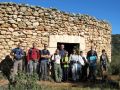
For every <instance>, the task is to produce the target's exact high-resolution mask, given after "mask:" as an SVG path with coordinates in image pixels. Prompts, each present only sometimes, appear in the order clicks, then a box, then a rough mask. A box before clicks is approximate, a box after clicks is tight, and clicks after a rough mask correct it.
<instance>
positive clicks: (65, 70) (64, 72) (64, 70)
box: [63, 67, 69, 81]
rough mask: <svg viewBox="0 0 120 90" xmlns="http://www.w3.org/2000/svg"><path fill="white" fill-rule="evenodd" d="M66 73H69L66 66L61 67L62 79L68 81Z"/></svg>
mask: <svg viewBox="0 0 120 90" xmlns="http://www.w3.org/2000/svg"><path fill="white" fill-rule="evenodd" d="M68 73H69V70H68V67H64V68H63V81H68Z"/></svg>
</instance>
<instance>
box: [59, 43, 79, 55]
mask: <svg viewBox="0 0 120 90" xmlns="http://www.w3.org/2000/svg"><path fill="white" fill-rule="evenodd" d="M61 44H63V45H64V46H65V50H66V51H68V53H69V55H70V54H71V53H72V51H73V49H79V47H80V45H79V43H64V42H58V43H57V48H58V49H60V46H61Z"/></svg>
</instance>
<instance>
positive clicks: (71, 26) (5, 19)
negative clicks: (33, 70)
mask: <svg viewBox="0 0 120 90" xmlns="http://www.w3.org/2000/svg"><path fill="white" fill-rule="evenodd" d="M50 35H69V36H80V37H82V38H84V39H85V52H87V51H88V50H89V49H90V47H91V45H94V46H95V48H96V50H97V52H98V54H99V55H100V54H101V50H102V49H106V50H107V53H108V56H109V58H110V59H111V26H110V25H109V24H108V23H107V22H105V21H103V20H98V19H96V18H95V17H92V16H89V15H82V14H69V13H65V12H62V11H58V10H57V9H52V8H50V9H47V8H41V7H37V6H28V5H22V4H14V3H0V59H2V58H3V57H4V56H5V55H7V54H9V53H10V50H11V49H12V48H14V47H16V45H17V43H19V42H21V43H22V47H23V49H24V50H27V49H28V48H29V47H31V44H32V43H33V42H36V43H37V46H38V48H40V49H41V48H43V44H44V43H46V44H49V37H50ZM63 41H64V40H63Z"/></svg>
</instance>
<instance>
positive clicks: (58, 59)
mask: <svg viewBox="0 0 120 90" xmlns="http://www.w3.org/2000/svg"><path fill="white" fill-rule="evenodd" d="M60 59H61V56H60V55H59V54H58V55H53V56H52V60H54V61H55V63H57V64H60Z"/></svg>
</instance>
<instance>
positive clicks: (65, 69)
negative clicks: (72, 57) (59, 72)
mask: <svg viewBox="0 0 120 90" xmlns="http://www.w3.org/2000/svg"><path fill="white" fill-rule="evenodd" d="M62 64H63V81H68V73H69V70H68V69H69V56H68V52H67V51H66V52H65V56H64V57H63V58H62Z"/></svg>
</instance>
